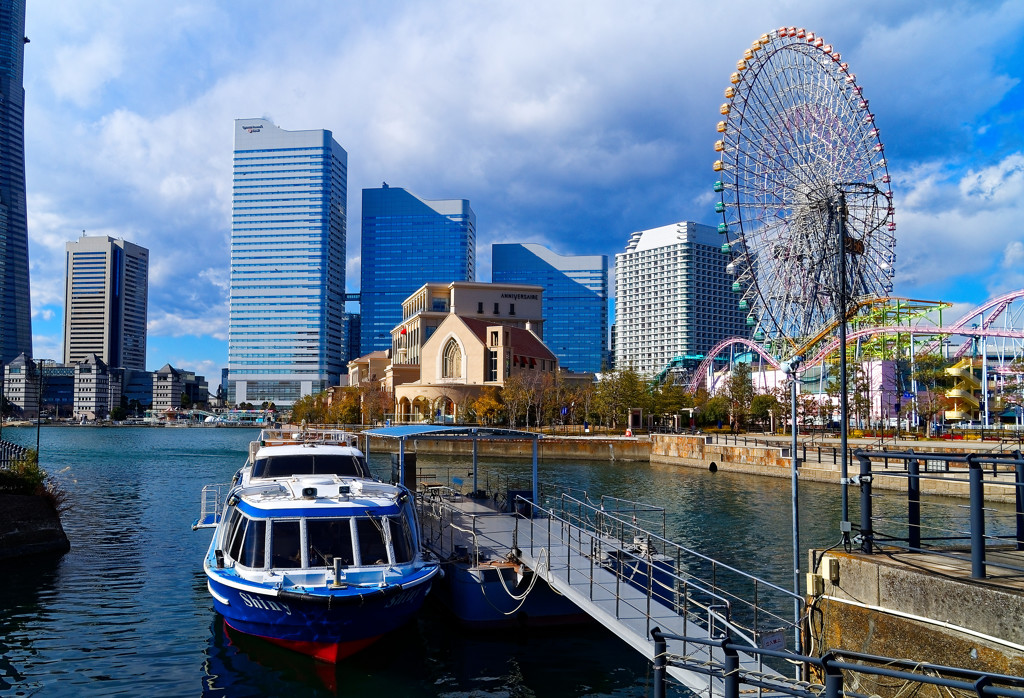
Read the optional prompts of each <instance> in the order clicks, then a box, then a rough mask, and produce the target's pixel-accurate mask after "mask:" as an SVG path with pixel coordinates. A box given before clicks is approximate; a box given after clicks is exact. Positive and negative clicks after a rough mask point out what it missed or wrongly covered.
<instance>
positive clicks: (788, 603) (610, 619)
mask: <svg viewBox="0 0 1024 698" xmlns="http://www.w3.org/2000/svg"><path fill="white" fill-rule="evenodd" d="M425 490H426V492H424V493H421V496H420V497H418V498H417V499H418V503H419V504H420V506H421V518H422V519H423V523H424V531H425V537H426V539H427V547H428V549H431V550H432V551H433V552H434V553H435V554H438V556H439V557H440V558H441V559H442V561H445V560H451V561H452V562H454V563H456V564H458V561H462V560H464V561H465V562H464V563H462V564H467V565H468V566H469V568H470V569H475V570H483V569H488V568H489V566H490V565H492V564H495V562H497V561H504V562H512V563H515V564H516V565H517V566H518V565H522V566H523V567H525V569H524V570H522V573H523V574H525V575H531V574H532V575H533V576H536V577H537V578H538V579H539V580H543V582H546V583H547V584H548V585H550V586H551V588H552V589H554V590H555V591H556V592H558V593H559V594H561V595H563V596H565V597H566V598H567V599H569V600H570V601H572V602H573V603H574V604H575V605H576V607H577V608H578V609H580V610H581V611H583V612H584V613H586V614H588V615H590V616H591V617H592V618H594V619H596V620H597V621H598V622H600V623H601V624H602V625H604V626H605V627H606V628H608V629H609V630H610V631H611V632H612V633H614V634H615V635H617V636H618V637H619V638H621V639H622V640H623V641H625V642H626V643H627V644H628V645H629V646H631V647H632V648H633V649H635V650H637V651H638V652H640V653H641V654H642V655H643V656H644V657H646V658H647V659H648V660H650V661H652V662H653V661H654V660H655V659H656V650H655V641H654V639H653V636H652V631H654V630H655V629H658V630H660V631H661V632H662V633H666V634H675V635H678V636H680V637H701V638H705V639H708V640H716V639H718V638H721V637H723V636H726V635H727V636H728V637H730V638H733V639H734V640H735V641H737V642H741V643H746V644H748V645H750V646H759V647H766V648H771V649H776V650H780V649H785V645H786V639H785V638H786V635H787V634H788V635H792V633H793V632H794V622H793V620H792V619H791V618H785V617H783V615H782V614H783V613H786V612H787V611H785V610H783V609H789V611H788V612H790V613H791V612H792V608H793V598H794V596H795V595H794V594H792V593H791V592H789V591H787V590H784V589H781V588H779V587H777V586H775V585H772V584H770V583H769V582H765V581H763V580H760V579H758V578H756V577H753V576H752V575H749V574H746V573H744V572H741V571H739V570H737V569H734V568H732V567H730V566H728V565H724V564H722V563H720V562H717V561H716V560H714V559H712V558H710V557H707V556H705V555H702V554H700V553H697V552H696V551H693V550H689V549H687V548H684V547H683V546H680V545H678V544H675V543H673V542H671V541H669V540H668V539H667V538H666V537H665V534H666V530H665V529H666V525H665V512H664V509H662V508H659V507H651V506H647V505H644V504H641V503H638V502H632V501H630V500H625V499H619V498H614V497H604V498H602V499H601V500H600V501H599V502H592V501H591V500H590V499H589V498H588V497H587V496H586V495H585V493H584V494H583V495H582V496H576V495H575V494H574V493H565V494H563V495H561V496H560V497H558V498H557V499H553V500H552V499H548V500H547V501H546V502H545V504H544V505H538V504H534V503H533V502H532V501H531V498H529V497H523V496H516V497H513V498H510V499H509V501H508V502H507V503H506V506H505V507H503V511H496V510H495V509H494V508H493V507H492V506H491V504H492V502H493V501H494V500H493V499H488V498H483V499H479V498H473V497H467V496H453V495H452V494H451V493H448V494H446V492H447V490H448V488H445V487H444V486H441V485H436V484H435V485H430V486H429V487H426V488H425ZM524 584H525V582H524ZM510 585H511V586H516V583H515V581H511V582H510ZM460 588H462V589H463V592H462V593H467V594H471V595H475V594H483V596H484V597H487V596H488V594H489V593H494V592H493V590H492V591H491V592H488V591H486V590H485V589H483V588H481V589H479V591H477V590H476V589H473V588H472V587H471V586H465V587H460ZM531 588H532V585H531ZM506 590H507V589H506ZM517 591H518V589H517ZM509 593H512V592H511V591H510V592H509ZM529 593H534V592H529ZM516 598H520V597H518V596H517V597H516ZM798 598H799V597H798ZM802 603H803V601H802V599H801V604H802ZM801 608H803V607H802V606H801ZM802 615H803V614H802V613H801V617H802ZM668 653H669V654H670V655H672V656H676V657H686V658H687V659H689V660H690V661H692V662H696V663H697V664H698V665H699V666H702V667H705V668H706V667H712V668H713V667H721V666H725V664H724V662H725V661H726V657H725V655H724V654H723V651H722V649H721V648H720V643H719V646H718V647H716V646H714V642H709V643H704V644H701V643H694V642H679V641H671V640H670V641H669V648H668ZM740 666H741V669H742V670H743V671H744V672H749V673H753V674H757V675H764V676H771V677H773V678H775V679H776V680H778V681H782V682H784V681H786V680H787V679H786V678H785V677H783V676H782V675H781V674H780V673H779V672H777V671H776V670H775V669H774V668H773V667H771V666H768V665H766V664H765V663H764V660H763V658H760V657H759V658H757V659H755V658H754V657H753V656H751V655H749V654H746V655H744V654H742V653H741V655H740ZM667 670H668V672H669V674H670V675H671V676H672V677H673V678H674V679H676V680H677V681H679V682H680V683H682V684H683V685H684V686H686V687H687V688H689V689H690V690H692V691H694V692H695V693H697V694H699V695H701V696H704V697H705V698H715V697H717V696H721V695H723V690H724V684H723V682H722V681H721V679H719V678H716V677H714V676H712V675H710V674H709V673H708V672H706V671H703V672H699V671H694V670H692V669H688V668H686V667H680V666H669V667H668V669H667ZM712 673H713V672H712Z"/></svg>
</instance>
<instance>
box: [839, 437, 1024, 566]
mask: <svg viewBox="0 0 1024 698" xmlns="http://www.w3.org/2000/svg"><path fill="white" fill-rule="evenodd" d="M854 456H855V458H856V459H857V461H858V463H859V464H860V474H859V475H858V476H855V477H852V478H850V480H851V482H850V484H853V485H857V486H859V487H860V517H861V521H860V534H859V542H860V548H861V551H862V552H864V553H868V554H871V553H873V552H875V551H876V548H878V547H880V546H885V547H887V548H897V549H904V550H908V551H911V552H927V553H931V554H937V555H942V556H944V557H948V558H954V559H958V560H964V561H970V563H971V577H972V578H974V579H985V578H986V577H987V576H988V572H987V568H988V567H998V568H1001V569H1006V570H1011V571H1014V572H1024V566H1022V563H1020V561H1019V559H1016V560H1015V559H1013V558H1007V559H1003V560H993V559H990V558H989V553H990V552H992V551H995V550H998V549H1003V550H1006V549H1012V550H1024V456H1022V455H1021V452H1020V451H1014V452H1013V453H1002V454H994V453H971V454H953V453H927V454H917V453H914V452H913V451H902V452H901V451H884V452H879V451H866V450H862V449H858V450H856V451H854ZM879 460H883V461H884V463H885V465H886V468H888V465H889V463H890V462H892V461H896V462H897V464H898V465H900V466H902V467H901V468H900V469H898V470H888V469H886V470H885V471H884V472H882V473H879V472H878V470H877V469H876V468H875V465H876V463H877V461H879ZM875 474H884V475H886V476H887V477H890V478H904V479H906V484H907V486H906V493H905V496H904V499H903V500H902V501H898V500H897V499H896V498H897V497H899V496H900V495H898V494H893V493H892V492H889V493H883V491H882V490H875V489H873V488H872V479H873V477H874V475H875ZM929 480H932V481H944V482H961V483H967V485H968V490H969V503H968V504H967V505H966V506H965V505H962V504H959V503H949V502H946V501H942V500H934V499H931V498H928V499H926V498H922V492H921V484H922V482H923V481H929ZM995 485H998V486H1000V487H1001V488H1002V489H1004V490H1008V489H1010V488H1012V490H1013V492H1014V504H1013V511H1001V510H1000V509H999V508H998V507H996V506H993V505H992V504H991V503H989V504H988V505H986V502H985V489H986V487H989V488H992V487H993V486H995ZM881 508H888V509H889V510H890V511H894V512H900V513H891V514H881V515H879V514H876V511H878V510H879V509H881ZM903 511H905V514H904V513H902V512H903Z"/></svg>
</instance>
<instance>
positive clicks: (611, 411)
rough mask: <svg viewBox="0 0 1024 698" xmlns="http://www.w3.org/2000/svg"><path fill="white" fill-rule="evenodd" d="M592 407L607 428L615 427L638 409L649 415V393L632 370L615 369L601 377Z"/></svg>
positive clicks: (650, 403)
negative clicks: (634, 409)
mask: <svg viewBox="0 0 1024 698" xmlns="http://www.w3.org/2000/svg"><path fill="white" fill-rule="evenodd" d="M594 403H595V404H594V407H595V409H596V410H597V412H598V414H599V415H600V416H601V417H602V418H603V420H604V422H605V424H606V425H607V426H609V427H617V426H618V425H619V423H620V422H624V421H626V419H627V416H628V415H629V410H630V409H631V408H633V407H639V408H641V409H642V410H644V411H645V412H648V413H650V411H651V407H652V404H653V402H652V399H651V392H650V390H649V388H648V386H647V384H646V383H645V382H644V381H643V380H642V379H641V378H640V375H639V374H638V373H637V372H636V371H634V370H633V369H632V368H622V369H616V370H614V371H611V372H609V373H606V374H604V375H603V376H602V378H601V381H600V382H599V383H598V384H597V388H596V390H595V392H594Z"/></svg>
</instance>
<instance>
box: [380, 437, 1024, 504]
mask: <svg viewBox="0 0 1024 698" xmlns="http://www.w3.org/2000/svg"><path fill="white" fill-rule="evenodd" d="M848 446H849V448H850V454H851V455H850V457H849V459H848V462H847V469H848V472H849V473H850V474H855V473H856V472H857V467H858V466H857V462H856V460H855V459H854V458H853V456H852V452H853V450H855V449H858V448H863V449H868V450H872V451H883V450H889V451H906V450H910V449H913V451H914V452H915V453H918V454H920V455H921V456H922V459H927V454H929V453H991V452H993V451H998V450H1001V449H1000V445H999V443H998V442H969V441H955V442H950V441H889V442H887V443H885V444H881V443H879V441H878V440H877V439H866V438H862V439H850V441H849V444H848ZM397 449H398V446H397V444H396V442H394V441H385V440H381V439H375V438H372V439H371V440H370V450H371V451H377V452H379V451H385V452H396V451H397ZM406 450H407V451H409V452H418V453H423V454H430V455H451V456H455V455H458V456H469V455H472V453H473V444H472V443H471V442H469V441H443V440H432V439H430V438H423V439H410V440H409V441H408V442H407V443H406ZM1002 450H1006V449H1002ZM1009 450H1012V448H1010V449H1009ZM477 455H478V456H479V457H481V458H517V459H518V458H526V459H529V458H531V457H532V455H533V445H532V441H530V440H522V441H486V440H482V441H480V442H478V444H477ZM537 457H538V458H539V459H540V460H542V461H545V460H564V459H573V460H583V461H605V462H608V461H621V462H624V463H626V462H632V461H644V462H651V463H661V464H666V465H678V466H682V467H687V468H700V469H703V470H709V469H710V470H714V471H718V470H721V471H725V472H736V473H748V474H751V475H762V476H767V477H779V478H789V477H791V468H792V464H793V460H792V454H791V443H790V441H789V437H772V436H765V435H757V436H754V435H733V434H651V435H641V436H636V437H604V436H559V435H546V436H545V437H544V438H542V439H540V441H539V442H538V444H537ZM797 460H798V462H799V467H800V479H801V480H804V481H814V482H823V483H829V484H839V482H840V479H841V475H842V473H841V471H842V465H841V463H842V452H841V450H840V446H839V442H838V439H829V440H817V441H810V442H809V441H806V440H801V442H800V444H799V445H798V450H797ZM893 467H894V468H895V467H896V465H895V464H894V465H893ZM884 469H885V466H883V468H881V469H876V470H875V471H874V475H875V484H874V486H875V487H876V488H878V489H890V490H900V489H903V488H904V487H905V486H906V483H905V479H904V478H897V477H886V475H885V474H884ZM1006 480H1007V482H1006V485H1005V487H1003V486H1000V485H998V484H993V486H992V487H991V488H989V489H987V490H986V493H985V496H986V499H991V500H997V501H1013V498H1014V496H1015V494H1014V489H1013V484H1012V482H1013V477H1012V475H1011V474H1010V473H1006ZM922 487H923V491H924V492H925V493H927V494H937V495H947V496H954V497H965V496H967V494H968V483H967V482H962V481H957V480H928V481H925V482H924V483H923V484H922ZM1002 490H1005V491H1002Z"/></svg>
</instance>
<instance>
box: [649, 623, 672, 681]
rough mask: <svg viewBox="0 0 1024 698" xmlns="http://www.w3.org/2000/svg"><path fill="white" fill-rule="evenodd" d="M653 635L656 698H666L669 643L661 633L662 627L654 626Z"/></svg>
mask: <svg viewBox="0 0 1024 698" xmlns="http://www.w3.org/2000/svg"><path fill="white" fill-rule="evenodd" d="M651 637H652V638H653V639H654V698H665V674H666V671H665V668H666V666H667V665H668V661H667V657H666V652H667V651H668V643H667V642H666V641H665V638H664V637H662V635H661V628H653V629H652V630H651Z"/></svg>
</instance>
